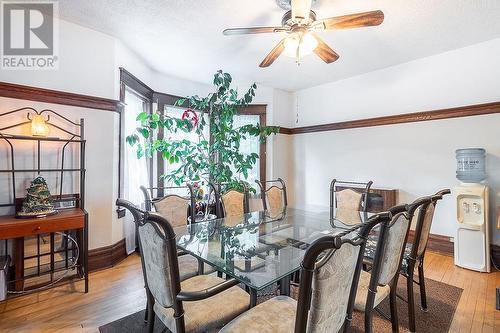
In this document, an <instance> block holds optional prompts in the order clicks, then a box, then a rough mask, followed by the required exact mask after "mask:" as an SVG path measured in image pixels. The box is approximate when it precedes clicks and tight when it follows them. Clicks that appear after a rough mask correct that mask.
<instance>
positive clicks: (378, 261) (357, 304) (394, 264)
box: [354, 205, 412, 333]
mask: <svg viewBox="0 0 500 333" xmlns="http://www.w3.org/2000/svg"><path fill="white" fill-rule="evenodd" d="M411 210H412V207H409V206H408V205H399V206H395V207H393V208H391V209H390V210H389V211H390V213H391V215H392V219H391V220H390V221H387V222H385V223H382V224H381V225H380V228H379V230H377V231H376V233H377V234H378V238H377V241H376V249H375V255H374V259H373V262H372V266H371V270H370V271H369V272H367V271H364V270H363V271H361V274H360V279H359V284H358V289H357V293H356V298H355V301H354V309H355V310H357V311H361V312H364V316H365V325H364V327H365V332H368V333H369V332H372V331H373V323H372V322H373V311H375V310H376V307H377V306H378V305H379V304H380V302H382V301H383V300H384V299H386V298H387V297H389V303H390V312H391V315H390V320H391V324H392V331H393V332H399V324H398V315H397V304H396V302H397V298H396V296H397V294H396V289H397V283H398V276H399V274H398V272H399V267H400V265H401V260H402V258H403V252H404V245H405V242H406V238H407V237H408V230H409V229H410V215H409V213H408V212H409V211H411Z"/></svg>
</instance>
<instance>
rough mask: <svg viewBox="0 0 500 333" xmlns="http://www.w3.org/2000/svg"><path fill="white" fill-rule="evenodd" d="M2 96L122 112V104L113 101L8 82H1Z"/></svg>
mask: <svg viewBox="0 0 500 333" xmlns="http://www.w3.org/2000/svg"><path fill="white" fill-rule="evenodd" d="M0 96H2V97H9V98H16V99H25V100H29V101H36V102H44V103H53V104H62V105H70V106H79V107H83V108H89V109H97V110H105V111H114V112H120V108H121V102H119V101H116V100H113V99H108V98H102V97H95V96H88V95H80V94H74V93H69V92H65V91H59V90H50V89H45V88H37V87H31V86H24V85H20V84H14V83H7V82H0Z"/></svg>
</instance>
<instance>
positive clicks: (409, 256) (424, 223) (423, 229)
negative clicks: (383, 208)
mask: <svg viewBox="0 0 500 333" xmlns="http://www.w3.org/2000/svg"><path fill="white" fill-rule="evenodd" d="M450 193H451V191H450V190H449V189H444V190H441V191H439V192H437V193H436V194H434V195H433V196H430V197H428V198H427V204H426V205H421V206H420V207H419V212H418V214H417V215H415V217H416V225H415V233H414V236H413V240H412V241H411V242H408V243H407V244H406V247H405V252H404V256H403V262H402V264H401V270H400V273H401V275H403V276H404V277H406V282H407V283H406V289H407V299H406V301H407V302H408V321H409V329H410V332H415V330H416V323H415V300H414V294H413V284H414V283H415V284H417V285H418V286H419V287H420V305H421V309H422V311H424V312H427V294H426V291H425V275H424V257H425V251H426V249H427V243H428V241H429V235H430V230H431V225H432V221H433V217H434V211H435V209H436V204H437V202H438V201H439V200H441V199H442V198H443V196H444V195H447V194H450ZM415 267H417V269H418V281H415V279H414V274H415Z"/></svg>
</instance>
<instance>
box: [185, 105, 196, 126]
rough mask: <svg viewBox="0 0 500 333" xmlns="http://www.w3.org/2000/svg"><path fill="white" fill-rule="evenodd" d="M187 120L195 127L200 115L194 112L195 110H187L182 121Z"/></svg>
mask: <svg viewBox="0 0 500 333" xmlns="http://www.w3.org/2000/svg"><path fill="white" fill-rule="evenodd" d="M185 119H187V120H189V121H190V122H191V123H192V124H193V127H196V125H198V115H197V114H196V112H194V111H193V109H187V110H186V111H184V113H182V120H185Z"/></svg>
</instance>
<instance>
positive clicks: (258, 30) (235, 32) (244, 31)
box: [222, 27, 290, 36]
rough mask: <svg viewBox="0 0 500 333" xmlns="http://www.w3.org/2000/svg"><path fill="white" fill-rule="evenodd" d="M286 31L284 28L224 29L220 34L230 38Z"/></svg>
mask: <svg viewBox="0 0 500 333" xmlns="http://www.w3.org/2000/svg"><path fill="white" fill-rule="evenodd" d="M288 30H290V29H288V28H285V27H254V28H232V29H226V30H224V31H223V32H222V33H223V34H224V35H226V36H231V35H248V34H265V33H271V32H285V31H288Z"/></svg>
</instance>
